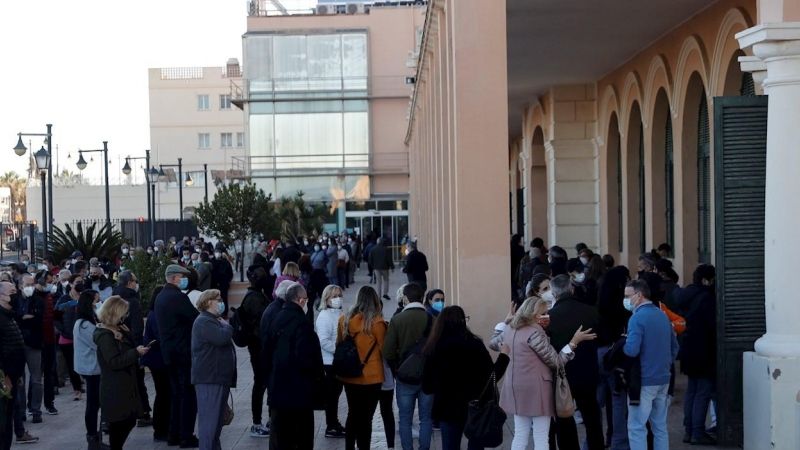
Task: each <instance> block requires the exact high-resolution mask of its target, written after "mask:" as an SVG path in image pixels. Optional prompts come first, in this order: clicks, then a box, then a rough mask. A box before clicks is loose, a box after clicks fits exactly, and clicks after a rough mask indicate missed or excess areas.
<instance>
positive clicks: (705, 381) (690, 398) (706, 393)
mask: <svg viewBox="0 0 800 450" xmlns="http://www.w3.org/2000/svg"><path fill="white" fill-rule="evenodd" d="M713 387H714V380H712V379H710V378H699V377H689V383H688V384H687V385H686V397H684V400H683V427H684V430H685V432H686V434H687V435H689V436H691V437H693V438H695V439H697V438H699V437H702V436H703V435H704V434H705V433H706V413H707V412H708V402H709V401H710V400H711V391H712V390H713Z"/></svg>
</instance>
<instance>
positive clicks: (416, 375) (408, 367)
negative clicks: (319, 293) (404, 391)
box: [397, 314, 433, 385]
mask: <svg viewBox="0 0 800 450" xmlns="http://www.w3.org/2000/svg"><path fill="white" fill-rule="evenodd" d="M431 324H433V317H432V316H431V315H430V314H428V324H427V325H426V326H425V331H424V332H423V333H422V336H420V338H419V339H417V342H415V343H414V345H412V346H411V348H410V349H408V351H407V352H406V354H405V355H403V358H402V359H401V361H402V362H401V363H400V366H398V367H397V380H398V381H401V382H403V383H405V384H412V385H418V384H421V383H422V372H423V371H424V369H425V356H424V355H423V354H422V349H423V348H425V344H426V343H427V342H428V335H429V334H430V333H431Z"/></svg>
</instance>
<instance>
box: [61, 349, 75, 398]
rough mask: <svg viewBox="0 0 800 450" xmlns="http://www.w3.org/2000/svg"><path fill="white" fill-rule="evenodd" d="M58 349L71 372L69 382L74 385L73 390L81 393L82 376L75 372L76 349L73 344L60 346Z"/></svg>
mask: <svg viewBox="0 0 800 450" xmlns="http://www.w3.org/2000/svg"><path fill="white" fill-rule="evenodd" d="M58 348H60V349H61V353H63V354H64V362H65V363H66V364H67V370H69V382H70V383H71V384H72V390H73V391H74V392H80V390H81V376H80V375H78V373H77V372H75V347H74V346H73V345H72V344H58Z"/></svg>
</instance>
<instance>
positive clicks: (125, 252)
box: [122, 248, 130, 255]
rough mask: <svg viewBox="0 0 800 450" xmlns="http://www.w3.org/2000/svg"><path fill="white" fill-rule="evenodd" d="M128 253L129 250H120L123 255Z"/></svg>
mask: <svg viewBox="0 0 800 450" xmlns="http://www.w3.org/2000/svg"><path fill="white" fill-rule="evenodd" d="M128 252H130V250H128V249H127V248H123V249H122V254H123V255H127V254H128Z"/></svg>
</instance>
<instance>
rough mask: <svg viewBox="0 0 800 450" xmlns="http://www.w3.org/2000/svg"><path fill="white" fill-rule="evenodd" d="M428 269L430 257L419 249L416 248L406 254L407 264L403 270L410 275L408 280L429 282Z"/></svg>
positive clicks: (411, 281)
mask: <svg viewBox="0 0 800 450" xmlns="http://www.w3.org/2000/svg"><path fill="white" fill-rule="evenodd" d="M427 271H428V258H426V257H425V254H424V253H422V252H421V251H419V250H414V251H412V252H411V253H409V254H408V256H406V266H405V267H403V272H404V273H405V274H406V275H408V282H409V283H413V282H415V281H422V282H427V281H428V276H427V275H426V273H425V272H427Z"/></svg>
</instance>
